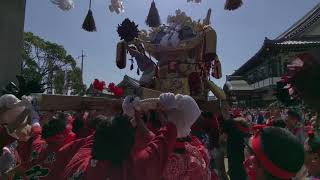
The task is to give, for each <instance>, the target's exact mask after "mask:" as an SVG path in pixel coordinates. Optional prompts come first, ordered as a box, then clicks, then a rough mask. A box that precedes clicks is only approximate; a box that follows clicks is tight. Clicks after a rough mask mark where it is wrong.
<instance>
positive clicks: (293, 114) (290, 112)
mask: <svg viewBox="0 0 320 180" xmlns="http://www.w3.org/2000/svg"><path fill="white" fill-rule="evenodd" d="M287 114H288V116H291V117H293V118H296V119H297V120H298V121H300V119H301V117H300V115H299V113H298V112H297V111H294V110H289V111H288V112H287Z"/></svg>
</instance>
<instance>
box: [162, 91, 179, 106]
mask: <svg viewBox="0 0 320 180" xmlns="http://www.w3.org/2000/svg"><path fill="white" fill-rule="evenodd" d="M160 105H161V106H163V107H164V108H165V109H166V110H171V109H176V108H177V107H178V105H177V102H176V99H175V95H174V94H173V93H163V94H161V95H160Z"/></svg>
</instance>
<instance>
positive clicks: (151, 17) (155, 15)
mask: <svg viewBox="0 0 320 180" xmlns="http://www.w3.org/2000/svg"><path fill="white" fill-rule="evenodd" d="M146 24H147V25H148V26H149V27H159V26H160V25H161V20H160V16H159V12H158V9H157V7H156V3H155V2H154V1H152V3H151V7H150V10H149V14H148V16H147V19H146Z"/></svg>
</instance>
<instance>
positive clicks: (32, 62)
mask: <svg viewBox="0 0 320 180" xmlns="http://www.w3.org/2000/svg"><path fill="white" fill-rule="evenodd" d="M22 59H23V61H22V62H23V63H22V76H23V77H24V78H25V79H26V80H35V81H39V82H41V84H42V85H43V86H44V88H45V89H46V90H47V91H48V92H50V91H51V92H52V90H53V89H55V92H56V93H59V94H61V93H63V92H64V90H68V89H71V90H73V91H74V92H77V94H78V93H81V92H83V89H85V86H84V84H83V83H82V77H81V73H79V71H80V69H79V68H78V67H76V61H75V59H74V58H73V57H72V56H71V55H69V54H67V51H66V50H65V49H64V47H63V46H61V45H58V44H56V43H52V42H49V41H46V40H44V39H42V38H40V37H38V36H35V35H34V34H33V33H31V32H26V33H24V46H23V50H22ZM80 72H81V71H80ZM74 88H77V89H74Z"/></svg>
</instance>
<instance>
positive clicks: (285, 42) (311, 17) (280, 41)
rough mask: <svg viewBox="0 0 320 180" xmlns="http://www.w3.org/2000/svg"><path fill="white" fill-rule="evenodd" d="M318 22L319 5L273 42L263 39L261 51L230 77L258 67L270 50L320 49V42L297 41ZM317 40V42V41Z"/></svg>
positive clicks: (319, 18)
mask: <svg viewBox="0 0 320 180" xmlns="http://www.w3.org/2000/svg"><path fill="white" fill-rule="evenodd" d="M318 21H320V3H318V4H317V5H316V6H315V7H314V8H313V9H312V10H311V11H309V12H308V13H307V14H306V15H305V16H304V17H303V18H301V19H300V20H299V21H298V22H297V23H295V24H294V25H293V26H292V27H290V28H289V29H288V30H287V31H285V32H284V33H282V34H281V35H280V36H279V37H277V38H276V39H274V40H270V39H268V38H266V39H265V41H264V42H263V45H262V47H261V49H260V50H259V51H258V52H257V53H256V54H255V55H254V56H253V57H251V58H250V59H249V60H248V61H247V62H246V63H245V64H243V65H242V66H241V67H240V68H239V69H238V70H236V71H235V72H234V73H233V74H232V75H233V76H238V75H242V74H243V73H244V72H246V71H247V70H249V69H251V68H252V67H255V66H257V65H259V64H260V63H261V62H262V61H263V59H264V58H261V57H262V56H264V55H266V54H268V53H267V52H269V51H270V50H272V49H275V50H284V51H286V50H290V51H291V50H299V51H303V50H307V49H308V48H318V47H320V40H319V39H317V40H310V39H309V40H302V39H299V38H298V37H299V35H301V34H302V33H303V32H305V31H306V30H307V29H308V28H310V27H311V26H312V25H314V24H316V22H318ZM318 40H319V41H318Z"/></svg>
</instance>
